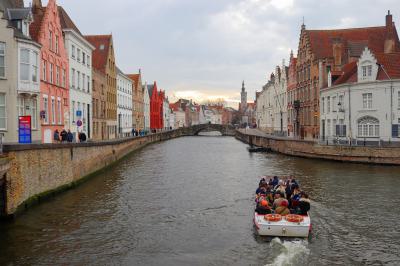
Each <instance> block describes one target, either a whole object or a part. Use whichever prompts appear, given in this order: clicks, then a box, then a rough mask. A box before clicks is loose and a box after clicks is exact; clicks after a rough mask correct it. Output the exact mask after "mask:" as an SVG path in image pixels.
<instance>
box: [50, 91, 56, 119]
mask: <svg viewBox="0 0 400 266" xmlns="http://www.w3.org/2000/svg"><path fill="white" fill-rule="evenodd" d="M51 123H52V124H53V125H55V124H56V100H55V99H54V97H53V96H52V97H51Z"/></svg>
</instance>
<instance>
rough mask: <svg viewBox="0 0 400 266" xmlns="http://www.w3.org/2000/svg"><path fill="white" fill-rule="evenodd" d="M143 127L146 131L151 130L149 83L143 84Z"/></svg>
mask: <svg viewBox="0 0 400 266" xmlns="http://www.w3.org/2000/svg"><path fill="white" fill-rule="evenodd" d="M142 91H143V118H144V119H143V122H144V124H143V129H144V130H145V132H149V131H150V96H149V90H148V89H147V83H146V84H145V85H144V86H143V90H142Z"/></svg>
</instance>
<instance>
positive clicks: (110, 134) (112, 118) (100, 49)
mask: <svg viewBox="0 0 400 266" xmlns="http://www.w3.org/2000/svg"><path fill="white" fill-rule="evenodd" d="M85 38H86V40H88V41H89V42H90V43H91V44H92V45H93V46H94V47H95V48H96V49H95V50H94V51H93V55H92V67H93V68H94V69H96V70H97V71H99V72H100V73H101V74H103V75H104V76H105V94H106V107H105V108H106V113H105V118H106V135H105V138H106V139H115V138H116V137H117V72H116V67H115V54H114V45H113V38H112V35H92V36H85Z"/></svg>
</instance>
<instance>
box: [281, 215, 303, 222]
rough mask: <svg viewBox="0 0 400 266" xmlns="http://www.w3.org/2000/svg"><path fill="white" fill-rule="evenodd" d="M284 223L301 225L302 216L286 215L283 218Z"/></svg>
mask: <svg viewBox="0 0 400 266" xmlns="http://www.w3.org/2000/svg"><path fill="white" fill-rule="evenodd" d="M285 219H286V221H288V222H291V223H301V222H302V221H304V218H303V216H301V215H297V214H288V215H286V216H285Z"/></svg>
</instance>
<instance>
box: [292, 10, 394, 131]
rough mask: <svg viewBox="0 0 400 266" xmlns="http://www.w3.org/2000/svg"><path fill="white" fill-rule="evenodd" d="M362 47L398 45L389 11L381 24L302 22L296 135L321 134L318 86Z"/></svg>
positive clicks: (382, 48)
mask: <svg viewBox="0 0 400 266" xmlns="http://www.w3.org/2000/svg"><path fill="white" fill-rule="evenodd" d="M365 47H369V49H370V50H371V51H373V52H374V53H383V52H386V53H390V52H396V51H399V49H400V42H399V38H398V35H397V30H396V27H395V25H394V23H393V19H392V15H391V14H390V12H389V13H388V15H387V16H386V25H385V26H382V27H369V28H356V29H338V30H307V29H306V27H305V25H302V28H301V34H300V41H299V48H298V55H297V63H296V68H297V69H296V70H297V82H296V84H297V85H296V91H295V92H292V93H294V94H295V98H293V99H292V100H293V103H294V102H295V101H297V102H298V104H299V108H298V111H297V113H298V124H299V128H298V131H299V135H300V137H301V138H303V139H318V138H319V137H320V129H319V126H320V125H319V122H320V119H319V117H320V113H319V110H320V106H319V105H320V103H319V93H320V89H321V88H324V87H326V86H327V85H328V73H329V72H331V75H332V80H336V79H337V78H338V76H340V74H341V72H342V69H343V67H344V66H345V65H346V64H348V63H351V62H355V61H357V60H358V58H359V57H360V55H361V53H362V51H363V50H364V48H365Z"/></svg>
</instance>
